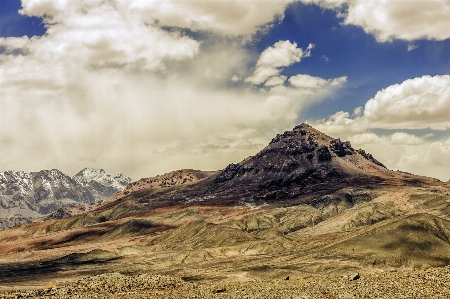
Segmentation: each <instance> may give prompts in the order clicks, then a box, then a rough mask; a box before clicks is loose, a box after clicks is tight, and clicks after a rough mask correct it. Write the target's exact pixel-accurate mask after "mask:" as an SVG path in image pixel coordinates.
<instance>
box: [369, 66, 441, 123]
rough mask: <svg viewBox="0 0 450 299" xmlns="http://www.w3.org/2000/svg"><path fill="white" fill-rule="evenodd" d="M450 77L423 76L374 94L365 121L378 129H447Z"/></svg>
mask: <svg viewBox="0 0 450 299" xmlns="http://www.w3.org/2000/svg"><path fill="white" fill-rule="evenodd" d="M449 107H450V76H449V75H443V76H434V77H431V76H423V77H419V78H414V79H409V80H406V81H404V82H403V83H401V84H395V85H391V86H389V87H388V88H386V89H383V90H380V91H379V92H377V94H376V95H375V97H374V98H372V99H370V100H369V101H368V102H367V103H366V105H365V108H364V118H365V119H367V121H368V122H369V123H370V126H371V127H379V128H405V127H407V128H410V129H412V128H415V129H422V128H431V129H437V130H445V129H447V128H450V119H449V118H448V116H449V109H450V108H449Z"/></svg>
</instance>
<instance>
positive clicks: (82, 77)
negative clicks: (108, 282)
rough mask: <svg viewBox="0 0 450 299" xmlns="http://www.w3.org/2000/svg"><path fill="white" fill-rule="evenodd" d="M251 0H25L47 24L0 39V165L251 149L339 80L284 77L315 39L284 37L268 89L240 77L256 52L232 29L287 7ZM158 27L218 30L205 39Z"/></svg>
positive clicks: (171, 161) (139, 172) (111, 163)
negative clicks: (313, 82) (211, 0)
mask: <svg viewBox="0 0 450 299" xmlns="http://www.w3.org/2000/svg"><path fill="white" fill-rule="evenodd" d="M224 3H225V2H224ZM252 3H253V4H252ZM252 3H250V2H247V1H245V3H244V2H242V1H235V2H229V3H228V5H229V6H230V7H229V9H230V10H229V11H228V12H225V11H218V12H214V13H209V12H208V11H207V10H203V8H205V7H207V6H209V5H210V4H208V3H206V2H204V3H198V6H195V5H194V4H192V3H191V2H189V3H188V2H186V1H173V2H172V1H164V2H163V1H159V2H148V1H139V2H137V1H131V0H130V1H120V2H115V1H101V0H98V1H96V0H93V1H75V0H67V1H49V0H40V1H38V0H26V1H24V2H23V7H24V9H23V13H24V14H27V15H36V16H45V18H46V19H45V20H46V21H45V22H46V27H47V33H46V34H45V35H43V36H41V37H34V38H26V37H25V38H0V47H2V49H4V51H3V52H2V53H1V54H0V63H1V68H0V98H1V101H0V146H1V155H0V165H1V167H2V170H0V171H3V170H8V169H15V170H26V171H36V170H40V169H49V168H58V169H61V170H62V171H64V172H67V173H69V174H74V173H75V172H77V171H79V170H80V169H82V168H84V167H86V166H92V167H100V168H105V169H106V170H108V171H110V172H118V171H120V172H123V173H125V174H127V175H130V176H132V177H134V178H136V179H137V178H140V177H145V176H150V175H156V174H160V173H164V172H167V171H171V170H174V169H180V168H193V167H195V168H200V169H221V168H223V167H225V166H226V165H227V164H228V163H230V162H236V161H239V160H240V159H243V158H244V157H246V156H248V155H252V154H254V153H255V152H257V151H258V150H259V149H261V148H262V147H263V146H264V145H265V144H267V143H268V142H269V141H270V138H272V137H273V136H274V135H275V134H277V133H279V132H281V131H284V130H287V129H291V128H292V127H293V126H294V125H295V124H296V121H297V119H298V116H299V114H300V113H301V111H302V109H303V108H304V107H305V106H307V105H310V104H311V103H314V102H317V101H319V100H321V99H323V98H324V97H325V96H326V95H327V93H329V92H331V91H334V90H336V88H338V87H339V86H331V84H329V85H330V86H329V89H326V88H325V89H324V90H320V91H317V92H316V93H314V92H309V93H308V94H305V93H304V92H302V91H301V90H299V89H296V88H292V87H289V86H285V85H284V81H285V80H286V79H287V78H286V77H285V76H282V75H279V71H281V69H282V68H283V67H285V66H287V65H290V64H291V63H294V62H295V61H296V60H298V59H299V58H298V57H299V56H300V58H301V57H306V56H308V55H309V51H310V50H311V48H312V46H310V47H309V48H307V49H306V50H305V51H303V50H301V49H298V48H297V47H296V45H295V44H292V43H289V42H281V43H280V44H279V45H278V46H276V47H275V46H274V47H272V48H274V49H275V48H276V50H274V51H271V50H268V51H267V52H265V53H262V54H264V55H261V58H260V59H261V61H262V62H264V64H266V65H269V66H271V67H272V68H274V69H275V74H274V76H269V77H267V79H268V80H266V83H267V84H268V85H270V86H269V87H267V88H263V89H252V88H248V85H246V86H243V85H244V84H240V83H241V82H239V81H240V80H242V79H241V78H245V76H247V75H248V74H249V73H250V70H249V69H248V67H247V66H248V65H249V64H250V63H251V61H252V58H251V54H252V53H250V52H249V51H248V50H247V49H246V48H245V45H243V43H242V41H243V38H242V37H241V36H230V35H228V33H229V32H231V31H233V30H234V29H236V28H237V29H236V32H235V33H233V35H240V34H247V33H248V32H250V31H251V32H254V30H258V29H257V27H258V26H260V25H263V24H264V22H266V20H269V21H271V20H274V19H275V18H277V16H276V14H277V13H278V12H279V11H281V12H282V10H283V7H284V6H283V5H285V4H283V3H285V2H278V3H275V2H273V3H268V4H267V5H264V6H262V5H260V3H257V2H256V1H255V2H252ZM256 4H258V5H259V6H260V7H257V6H258V5H256ZM147 5H150V6H151V7H150V8H149V7H147ZM140 6H143V7H142V10H141V9H140ZM144 6H145V7H144ZM241 7H244V8H245V7H247V8H246V9H247V10H245V9H244V10H242V11H241V14H234V12H235V11H236V9H237V11H240V8H241ZM144 8H145V9H144ZM224 9H225V8H224ZM156 12H161V15H160V17H158V18H157V17H155V16H154V14H156ZM163 12H164V13H163ZM232 12H233V13H232ZM184 13H185V14H186V15H185V16H184V17H185V19H183V20H181V19H180V20H179V19H177V18H178V17H179V16H180V15H183V14H184ZM196 14H197V15H198V18H199V20H201V22H200V23H199V24H200V25H199V26H198V27H195V26H196V25H195V24H194V23H195V22H191V21H192V20H194V19H195V18H194V17H195V15H196ZM248 16H250V17H251V18H250V19H247V17H248ZM208 17H211V21H208ZM214 18H219V19H220V21H216V20H215V19H214ZM239 18H242V20H240V19H239ZM252 18H253V19H252ZM205 20H206V21H205ZM171 22H173V23H171ZM176 22H180V23H179V24H178V23H176ZM244 23H245V24H246V25H245V26H247V27H245V26H244V27H242V28H241V27H240V26H241V25H242V24H244ZM177 24H178V25H177ZM209 24H210V25H209ZM163 25H170V26H180V27H189V26H190V27H189V28H191V29H193V30H207V31H212V32H213V34H207V35H204V36H203V35H202V36H203V37H202V40H198V39H196V38H195V37H193V36H188V35H184V34H183V31H182V30H178V29H176V28H170V29H167V28H165V27H163ZM194 27H195V28H194ZM252 30H253V31H252ZM221 33H224V34H227V35H226V36H224V35H221ZM230 34H231V33H230ZM278 51H279V52H278ZM284 55H287V56H288V58H286V57H285V56H284ZM230 80H231V81H230ZM232 82H236V83H235V84H233V83H232ZM278 83H279V84H278ZM86 163H89V164H86Z"/></svg>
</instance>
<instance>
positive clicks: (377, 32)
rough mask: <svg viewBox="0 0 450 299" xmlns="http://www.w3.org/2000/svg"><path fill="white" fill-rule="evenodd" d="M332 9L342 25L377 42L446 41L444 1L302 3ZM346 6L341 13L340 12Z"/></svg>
mask: <svg viewBox="0 0 450 299" xmlns="http://www.w3.org/2000/svg"><path fill="white" fill-rule="evenodd" d="M302 2H305V3H316V4H318V5H320V6H322V7H325V8H331V9H336V10H338V12H339V15H340V16H341V17H344V22H343V23H344V24H347V25H356V26H359V27H361V28H363V29H364V31H365V32H367V33H369V34H373V35H374V36H375V37H376V39H377V40H378V41H380V42H386V41H390V40H392V39H403V40H407V41H413V40H418V39H430V40H444V39H447V38H450V30H448V28H450V18H449V15H450V2H449V1H447V0H431V1H430V0H415V1H390V0H371V1H367V0H302ZM345 7H347V10H346V11H345V13H343V12H342V9H344V8H345Z"/></svg>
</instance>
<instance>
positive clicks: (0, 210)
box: [0, 168, 131, 229]
mask: <svg viewBox="0 0 450 299" xmlns="http://www.w3.org/2000/svg"><path fill="white" fill-rule="evenodd" d="M130 182H131V179H130V178H128V177H126V176H124V175H122V174H116V175H110V174H106V173H105V172H104V170H97V169H92V168H86V169H84V170H82V171H80V172H79V173H77V174H76V175H75V176H73V177H69V176H68V175H66V174H64V173H62V172H61V171H59V170H56V169H52V170H42V171H39V172H31V173H26V172H23V171H5V172H3V173H0V229H1V228H5V227H10V226H14V225H18V224H22V223H26V222H29V221H30V220H31V219H35V218H38V217H41V216H43V215H45V214H48V213H50V212H52V211H54V210H57V209H58V208H60V207H63V206H66V205H71V204H77V203H81V204H89V203H93V202H96V201H99V200H104V199H107V198H110V197H112V196H114V195H115V194H116V193H117V192H118V191H120V190H122V189H123V188H124V187H125V186H126V185H128V183H130Z"/></svg>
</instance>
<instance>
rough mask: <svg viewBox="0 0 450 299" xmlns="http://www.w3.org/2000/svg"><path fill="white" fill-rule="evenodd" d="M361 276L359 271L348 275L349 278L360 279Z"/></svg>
mask: <svg viewBox="0 0 450 299" xmlns="http://www.w3.org/2000/svg"><path fill="white" fill-rule="evenodd" d="M360 278H361V276H359V273H358V272H357V273H353V274H350V275H349V276H348V280H358V279H360Z"/></svg>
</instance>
